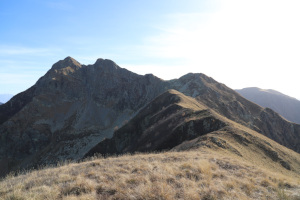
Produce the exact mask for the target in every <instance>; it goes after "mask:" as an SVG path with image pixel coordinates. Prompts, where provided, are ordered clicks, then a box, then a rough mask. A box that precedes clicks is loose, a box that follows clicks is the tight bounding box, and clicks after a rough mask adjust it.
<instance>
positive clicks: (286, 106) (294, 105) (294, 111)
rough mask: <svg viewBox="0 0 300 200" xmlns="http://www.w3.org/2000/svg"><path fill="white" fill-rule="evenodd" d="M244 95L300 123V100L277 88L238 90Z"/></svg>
mask: <svg viewBox="0 0 300 200" xmlns="http://www.w3.org/2000/svg"><path fill="white" fill-rule="evenodd" d="M236 91H237V92H238V93H240V94H241V95H242V96H243V97H245V98H247V99H249V100H250V101H252V102H254V103H256V104H258V105H260V106H262V107H268V108H271V109H273V110H274V111H276V112H278V113H279V114H280V115H281V116H283V117H284V118H286V119H287V120H289V121H291V122H295V123H298V124H300V101H299V100H297V99H295V98H293V97H290V96H287V95H285V94H282V93H280V92H278V91H275V90H264V89H260V88H257V87H251V88H244V89H241V90H236Z"/></svg>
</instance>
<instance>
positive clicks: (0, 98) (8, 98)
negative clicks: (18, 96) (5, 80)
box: [0, 94, 14, 105]
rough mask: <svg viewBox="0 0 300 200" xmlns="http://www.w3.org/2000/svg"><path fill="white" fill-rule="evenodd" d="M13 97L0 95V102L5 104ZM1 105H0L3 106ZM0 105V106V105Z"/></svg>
mask: <svg viewBox="0 0 300 200" xmlns="http://www.w3.org/2000/svg"><path fill="white" fill-rule="evenodd" d="M13 96H14V95H12V94H0V102H3V103H6V102H7V101H9V100H10V99H11V98H12V97H13ZM3 103H2V104H3ZM0 105H1V104H0Z"/></svg>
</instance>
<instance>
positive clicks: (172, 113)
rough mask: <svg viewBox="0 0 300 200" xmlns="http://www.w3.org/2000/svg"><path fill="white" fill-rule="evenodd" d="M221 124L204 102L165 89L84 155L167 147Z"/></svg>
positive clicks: (216, 128) (163, 148) (210, 130)
mask: <svg viewBox="0 0 300 200" xmlns="http://www.w3.org/2000/svg"><path fill="white" fill-rule="evenodd" d="M225 125H226V124H225V123H224V122H222V121H220V120H219V119H217V117H215V116H214V115H213V114H212V112H211V111H209V110H208V108H207V107H206V106H204V105H202V104H200V103H199V102H197V101H196V100H194V99H192V98H190V97H187V96H185V95H183V94H182V93H179V92H177V91H176V90H168V91H167V92H165V93H163V94H162V95H160V96H158V97H157V98H155V99H154V100H153V101H151V103H149V104H148V105H147V106H146V107H144V108H143V109H142V110H141V111H140V112H139V113H138V114H137V115H136V116H135V117H134V118H133V119H132V120H130V121H129V122H128V123H127V124H126V125H124V126H123V127H121V128H120V129H119V130H117V131H116V132H115V133H114V136H113V137H112V139H105V140H104V141H103V142H101V143H99V144H98V145H97V146H96V147H94V148H93V149H92V150H91V151H90V152H89V153H88V154H87V156H91V155H93V154H94V153H96V152H97V153H101V154H120V153H127V152H130V153H132V152H135V151H141V152H148V151H160V150H168V149H171V148H173V147H174V146H176V145H178V144H180V143H182V142H183V141H185V140H190V139H193V138H195V137H197V136H199V134H202V135H203V134H206V133H209V132H212V131H215V130H219V129H220V128H222V127H224V126H225Z"/></svg>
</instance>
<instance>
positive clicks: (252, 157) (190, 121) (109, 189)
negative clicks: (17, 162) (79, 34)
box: [0, 89, 300, 200]
mask: <svg viewBox="0 0 300 200" xmlns="http://www.w3.org/2000/svg"><path fill="white" fill-rule="evenodd" d="M137 151H138V152H146V153H136V152H137ZM149 152H155V153H149ZM95 153H101V154H102V155H101V157H96V156H93V157H89V158H88V159H86V160H84V161H83V162H78V163H67V164H63V165H61V164H60V165H59V166H57V167H48V166H47V167H46V168H45V169H39V170H32V171H29V172H26V174H24V173H22V174H20V175H18V176H8V177H7V178H5V179H3V180H2V181H1V180H0V198H3V199H30V198H32V197H34V198H35V199H165V200H171V199H172V200H173V199H178V200H179V199H265V198H269V199H278V200H279V199H299V197H300V185H299V180H300V173H299V172H300V156H299V154H298V153H296V152H294V151H292V150H290V149H288V148H286V147H284V146H282V145H279V144H278V143H276V142H275V141H273V140H271V139H269V138H267V137H265V136H263V135H262V134H259V133H257V132H255V131H254V130H252V129H249V128H247V127H245V126H243V125H241V124H238V123H236V122H234V121H232V120H229V119H228V118H226V117H224V116H222V115H220V114H218V113H217V112H215V111H214V110H212V109H210V108H209V107H207V106H206V105H205V104H204V103H203V102H201V101H198V100H196V99H195V98H192V97H189V96H186V95H184V94H182V93H180V92H178V91H176V90H173V89H170V90H167V91H165V92H164V93H162V94H160V95H158V96H157V97H156V98H154V99H153V100H152V101H150V102H149V103H147V104H146V105H145V106H144V107H143V108H141V109H140V110H139V112H138V113H137V114H136V115H135V116H134V117H133V118H132V119H131V120H129V121H128V122H127V123H126V124H125V125H124V126H122V127H121V128H119V129H117V130H116V131H115V132H114V135H113V137H112V138H111V139H105V140H103V141H102V142H100V143H99V144H98V145H96V146H95V147H94V148H93V149H92V150H90V151H89V153H88V154H87V155H86V156H91V155H94V154H95ZM131 153H134V154H131ZM107 154H112V155H114V156H109V157H107ZM116 154H117V155H118V156H115V155H116ZM119 154H124V155H119ZM103 155H104V156H103Z"/></svg>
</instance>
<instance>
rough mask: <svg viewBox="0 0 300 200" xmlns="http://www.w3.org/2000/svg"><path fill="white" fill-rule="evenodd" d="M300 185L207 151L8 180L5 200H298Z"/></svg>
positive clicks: (95, 162)
mask: <svg viewBox="0 0 300 200" xmlns="http://www.w3.org/2000/svg"><path fill="white" fill-rule="evenodd" d="M299 185H300V178H299V176H288V175H282V174H276V172H274V171H268V170H266V169H263V168H259V167H257V166H254V165H251V164H250V163H247V162H244V161H242V160H240V159H238V158H236V157H234V156H230V155H224V154H222V153H219V152H218V153H216V152H214V151H211V150H209V149H202V150H197V151H186V152H166V153H159V154H137V155H124V156H120V157H110V158H106V159H104V158H94V159H91V160H89V161H85V162H82V163H70V164H66V165H64V166H60V167H56V168H45V169H42V170H37V171H32V172H29V173H27V174H23V175H19V176H16V177H14V176H8V177H6V178H5V179H3V180H2V181H1V182H0V199H166V200H168V199H170V200H171V199H297V195H300V194H299V193H298V194H297V192H298V191H300V187H299ZM298 199H299V196H298Z"/></svg>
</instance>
